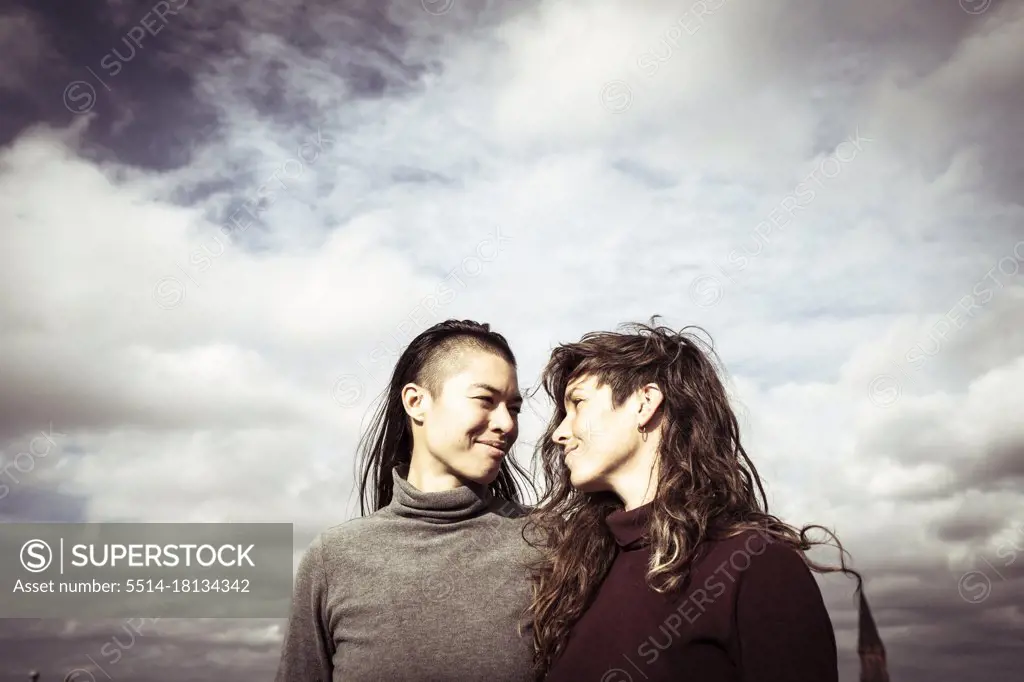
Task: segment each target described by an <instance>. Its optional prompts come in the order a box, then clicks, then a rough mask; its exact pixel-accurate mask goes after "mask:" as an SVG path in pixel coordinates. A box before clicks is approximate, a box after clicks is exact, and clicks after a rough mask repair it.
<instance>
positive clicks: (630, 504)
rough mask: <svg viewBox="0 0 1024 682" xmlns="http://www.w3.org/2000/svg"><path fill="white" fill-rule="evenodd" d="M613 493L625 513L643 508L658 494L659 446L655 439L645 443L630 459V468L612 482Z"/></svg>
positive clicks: (620, 473) (621, 472)
mask: <svg viewBox="0 0 1024 682" xmlns="http://www.w3.org/2000/svg"><path fill="white" fill-rule="evenodd" d="M611 488H612V491H613V492H614V493H615V494H616V495H618V496H619V499H620V500H622V503H623V505H625V511H630V510H632V509H636V508H637V507H642V506H644V505H645V504H647V503H649V502H652V501H653V500H654V496H655V494H656V493H657V492H658V446H657V443H656V442H655V438H653V437H652V438H651V439H650V440H648V442H646V443H643V444H642V446H641V448H640V449H639V450H637V452H636V453H634V454H633V456H632V457H630V458H629V464H628V468H626V469H624V470H622V471H620V472H619V473H618V475H616V476H615V478H614V479H613V480H612V481H611Z"/></svg>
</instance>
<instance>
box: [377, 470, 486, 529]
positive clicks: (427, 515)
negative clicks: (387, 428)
mask: <svg viewBox="0 0 1024 682" xmlns="http://www.w3.org/2000/svg"><path fill="white" fill-rule="evenodd" d="M391 477H392V480H393V481H394V488H393V489H392V493H391V503H390V504H388V508H389V509H390V510H391V511H392V512H394V513H395V514H397V515H398V516H404V517H407V518H415V519H420V520H422V521H426V522H427V523H454V522H456V521H463V520H465V519H471V518H473V517H475V516H479V515H480V514H481V513H482V512H483V511H484V510H486V509H487V508H488V507H489V506H490V504H491V500H492V495H491V491H490V488H489V487H487V486H482V485H480V484H477V483H471V484H468V485H462V486H459V487H458V488H454V489H452V490H442V491H441V492H436V493H425V492H423V491H422V490H419V489H418V488H416V487H415V486H413V485H412V484H411V483H409V481H408V477H409V465H408V464H400V465H398V466H396V467H394V468H393V469H392V470H391Z"/></svg>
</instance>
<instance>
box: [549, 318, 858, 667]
mask: <svg viewBox="0 0 1024 682" xmlns="http://www.w3.org/2000/svg"><path fill="white" fill-rule="evenodd" d="M654 319H657V318H656V317H655V318H654ZM654 319H652V323H653V322H654ZM632 327H633V328H632V329H631V330H628V331H627V332H625V333H615V332H593V333H590V334H586V335H585V336H584V337H583V338H582V339H581V340H580V341H579V342H577V343H569V344H564V345H562V346H559V347H558V348H556V349H555V350H554V351H553V352H552V355H551V359H550V360H549V362H548V364H547V366H546V368H545V369H544V372H543V374H542V382H543V385H544V388H545V390H546V392H547V393H548V395H549V396H551V397H552V399H553V400H554V403H555V405H556V409H555V414H554V415H553V417H552V420H551V422H550V424H549V425H548V428H547V431H546V433H545V436H544V439H543V441H542V442H541V443H540V445H539V452H538V455H539V457H540V459H541V463H542V465H543V469H544V473H545V476H546V478H547V481H548V482H549V483H550V484H551V486H552V487H551V489H550V490H549V491H548V492H547V493H546V494H545V495H544V496H543V497H542V499H541V500H540V503H539V504H538V506H537V507H536V508H535V509H534V510H533V513H531V516H530V523H529V526H530V527H531V528H534V527H535V528H538V529H539V530H540V537H541V538H543V542H542V544H541V547H543V546H546V547H547V548H546V549H542V555H541V558H540V560H539V561H538V563H537V565H536V566H535V569H536V570H535V572H534V574H533V577H534V581H535V582H534V592H533V596H534V598H533V601H532V605H531V611H532V612H533V616H534V639H535V644H536V649H537V660H536V664H537V668H536V671H535V672H536V674H537V679H546V680H547V681H548V682H569V681H570V680H571V681H572V682H591V681H593V682H628V681H630V680H637V681H639V680H645V681H647V682H660V681H662V680H666V681H667V680H672V681H673V682H676V681H678V680H693V682H726V681H730V682H835V681H836V680H837V679H838V672H837V657H836V642H835V636H834V632H833V629H832V623H831V621H830V619H829V615H828V612H827V611H826V610H825V605H824V603H823V601H822V597H821V592H820V591H819V589H818V585H817V583H816V582H815V580H814V577H813V575H812V574H811V569H813V570H815V571H819V572H832V571H844V572H847V573H850V574H853V575H855V576H856V577H857V579H858V583H859V580H860V576H859V574H857V573H856V571H853V570H851V569H847V568H846V564H845V562H844V561H843V551H842V545H841V544H839V541H838V540H837V539H836V538H835V536H834V535H832V534H831V533H830V532H829V531H827V529H825V528H823V527H821V526H805V527H804V528H802V529H800V530H799V531H798V530H796V529H795V528H793V527H792V526H789V525H787V524H786V523H783V522H782V521H780V520H779V519H778V518H776V517H775V516H772V515H770V514H769V513H768V510H767V509H768V507H767V500H766V499H765V494H764V490H763V488H762V486H761V480H760V478H759V477H758V475H757V471H756V469H755V468H754V465H753V463H752V462H751V461H750V459H749V458H748V457H747V454H746V452H745V451H744V449H743V446H742V445H740V433H739V426H738V423H737V420H736V417H735V415H734V413H733V410H732V407H731V406H730V405H729V399H728V397H727V394H726V390H725V387H724V385H723V383H722V381H721V380H720V379H719V376H718V372H717V368H716V365H715V363H714V362H713V360H712V357H713V356H714V352H713V351H712V350H711V349H710V348H705V347H704V344H703V343H702V342H701V341H700V339H699V338H697V337H695V336H692V335H690V334H687V333H685V330H684V333H676V332H674V331H672V330H671V329H668V328H666V327H654V326H650V325H643V324H637V325H632ZM815 528H817V529H819V530H821V531H823V532H824V533H825V534H826V535H828V536H829V537H830V538H831V539H833V540H835V542H836V544H837V545H838V548H839V550H840V554H839V557H840V562H841V567H839V568H833V567H825V566H819V565H817V564H815V563H813V562H812V561H810V560H809V559H808V558H807V557H806V556H805V554H804V552H805V551H806V550H809V549H810V548H811V546H812V545H817V544H826V543H824V542H822V541H813V540H810V539H809V538H808V536H807V532H808V530H811V529H815ZM531 534H532V533H531Z"/></svg>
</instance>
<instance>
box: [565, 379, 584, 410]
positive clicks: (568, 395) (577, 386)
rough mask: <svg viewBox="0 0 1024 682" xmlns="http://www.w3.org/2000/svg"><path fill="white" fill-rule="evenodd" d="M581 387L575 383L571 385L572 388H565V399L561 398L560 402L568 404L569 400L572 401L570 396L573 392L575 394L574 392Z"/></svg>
mask: <svg viewBox="0 0 1024 682" xmlns="http://www.w3.org/2000/svg"><path fill="white" fill-rule="evenodd" d="M581 388H582V386H580V385H579V384H576V385H575V386H573V387H572V388H570V389H567V390H566V392H565V399H564V400H563V401H562V402H563V403H565V404H566V405H568V404H569V403H570V401H572V397H573V396H574V395H575V394H576V393H577V392H578V391H579V390H580V389H581Z"/></svg>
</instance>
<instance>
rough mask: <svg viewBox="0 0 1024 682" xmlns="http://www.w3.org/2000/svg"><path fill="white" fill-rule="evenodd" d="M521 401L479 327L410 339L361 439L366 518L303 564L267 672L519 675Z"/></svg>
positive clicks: (303, 681)
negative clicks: (274, 665) (515, 452)
mask: <svg viewBox="0 0 1024 682" xmlns="http://www.w3.org/2000/svg"><path fill="white" fill-rule="evenodd" d="M521 404H522V396H521V395H520V392H519V385H518V380H517V376H516V360H515V357H514V356H513V355H512V351H511V349H510V348H509V345H508V343H507V341H506V340H505V338H504V337H503V336H502V335H501V334H498V333H497V332H494V331H492V330H491V329H490V327H489V326H488V325H486V324H481V323H477V322H473V321H471V320H462V321H459V320H448V321H446V322H442V323H439V324H436V325H434V326H433V327H431V328H430V329H427V330H426V331H424V332H423V333H421V334H420V335H419V336H417V337H416V338H415V339H413V340H412V342H411V343H410V344H409V347H408V348H406V349H405V351H404V352H403V353H402V355H401V357H399V359H398V362H397V364H396V366H395V369H394V372H393V374H392V376H391V380H390V384H389V386H388V389H387V394H386V396H385V397H384V400H383V401H382V402H381V405H380V407H379V409H378V411H377V414H376V416H375V419H374V423H373V424H372V425H371V427H370V429H369V430H368V431H367V432H366V433H365V434H364V436H363V439H362V441H361V443H360V450H361V454H362V457H361V460H362V462H361V468H362V475H361V481H360V487H359V500H360V507H361V511H362V516H361V517H359V518H355V519H351V520H349V521H346V522H344V523H341V524H338V525H335V526H333V527H331V528H328V529H327V530H325V531H323V532H322V533H320V534H319V535H318V536H317V538H316V539H315V540H314V541H313V542H312V544H311V545H310V547H309V548H308V550H307V551H306V552H305V554H304V555H303V557H302V559H301V561H300V563H299V567H298V570H297V576H296V580H295V595H294V599H293V604H292V611H291V616H290V619H289V621H288V628H287V631H286V633H285V638H284V645H283V650H282V654H281V661H280V664H279V666H278V671H277V678H276V679H277V682H313V681H314V680H317V681H319V682H330V681H331V680H335V681H340V680H388V681H389V682H402V681H403V680H408V681H409V682H413V681H414V680H415V681H419V680H459V681H460V682H461V681H466V682H470V681H473V680H479V681H481V682H483V681H484V680H487V681H488V682H490V681H491V680H499V679H500V680H509V681H510V682H511V681H522V682H526V680H529V679H531V677H532V671H531V664H532V646H531V642H530V637H529V636H524V633H523V628H522V627H521V622H520V618H521V617H522V614H523V610H524V608H525V607H526V605H527V604H528V603H529V591H530V590H529V583H528V581H527V579H526V564H527V563H528V562H529V560H530V559H531V558H532V557H533V556H534V554H533V550H531V549H529V547H528V545H527V543H526V542H525V541H524V539H523V537H522V528H523V523H524V522H525V520H524V518H523V517H524V513H525V508H524V507H523V506H522V504H520V499H521V491H520V483H519V481H518V480H517V478H521V479H523V480H524V482H525V483H526V484H527V487H528V488H529V487H530V482H529V480H528V478H527V473H526V471H525V470H523V469H522V468H521V467H519V465H517V464H516V462H515V460H514V459H513V458H512V456H511V452H510V451H511V448H512V446H513V444H514V443H515V442H516V438H517V435H518V433H519V410H520V407H521Z"/></svg>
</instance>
